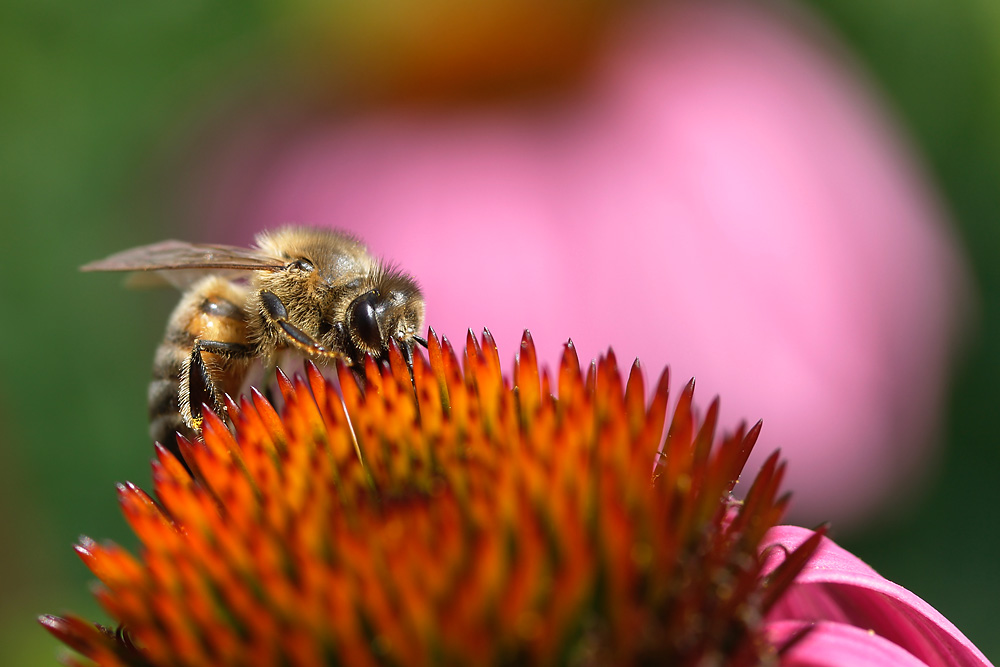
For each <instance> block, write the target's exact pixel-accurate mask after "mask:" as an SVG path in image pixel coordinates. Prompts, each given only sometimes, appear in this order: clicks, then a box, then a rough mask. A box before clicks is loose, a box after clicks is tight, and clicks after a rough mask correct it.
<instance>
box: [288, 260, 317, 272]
mask: <svg viewBox="0 0 1000 667" xmlns="http://www.w3.org/2000/svg"><path fill="white" fill-rule="evenodd" d="M288 267H289V268H292V269H297V270H299V271H305V272H306V273H308V272H309V271H312V270H313V265H312V262H310V261H309V260H308V259H297V260H295V261H294V262H292V263H291V264H289V265H288Z"/></svg>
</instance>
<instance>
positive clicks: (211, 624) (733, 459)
mask: <svg viewBox="0 0 1000 667" xmlns="http://www.w3.org/2000/svg"><path fill="white" fill-rule="evenodd" d="M359 375H361V376H363V377H362V378H361V379H359V378H358V376H359ZM277 387H278V389H279V390H280V393H281V395H282V399H283V403H284V407H283V409H282V411H281V412H280V414H279V412H277V411H276V410H275V408H274V407H272V405H271V404H270V403H269V402H268V401H267V400H265V398H264V397H263V396H262V395H261V394H260V393H259V392H256V391H254V392H253V393H252V394H251V396H249V397H244V398H242V399H240V401H239V402H238V403H236V402H230V405H229V406H228V413H229V416H230V418H231V420H232V429H230V428H228V427H227V426H226V424H225V423H224V422H223V421H222V420H221V419H219V417H217V416H216V415H214V414H212V413H211V412H207V413H206V417H205V422H204V431H203V435H204V439H203V441H201V440H200V441H197V442H187V441H182V442H181V443H180V452H181V454H182V456H183V457H184V459H185V461H186V463H187V465H188V467H189V468H190V470H191V472H190V473H189V472H188V471H187V470H186V469H185V466H184V465H183V464H182V463H181V462H180V461H178V460H177V459H175V458H174V457H173V456H172V455H171V454H169V453H168V452H167V451H166V450H164V449H160V450H159V451H158V455H157V458H156V460H155V461H154V462H153V470H152V473H153V474H152V477H153V486H152V492H151V493H146V492H144V491H142V490H141V489H139V488H138V487H136V486H134V485H130V484H126V485H123V486H121V487H120V488H119V491H118V495H119V501H120V503H121V506H122V509H123V512H124V514H125V517H126V519H127V520H128V523H129V525H130V526H131V528H132V530H133V531H135V533H136V535H137V536H138V537H139V540H140V542H141V544H142V549H141V551H140V553H139V554H138V555H134V554H130V553H128V552H126V551H125V550H123V549H122V548H120V547H118V546H116V545H114V544H98V543H96V542H94V541H92V540H89V539H83V540H82V541H81V543H80V544H79V545H78V546H77V552H78V554H79V555H80V557H81V558H82V559H83V561H84V562H85V563H86V564H87V566H88V567H89V568H90V569H91V571H92V572H93V573H94V575H95V576H96V577H97V578H98V579H99V581H100V586H99V588H98V589H97V592H96V596H97V599H98V601H99V602H100V603H101V605H102V606H103V608H104V610H105V611H106V613H107V614H108V616H109V617H110V618H111V619H112V621H111V623H109V624H106V625H105V624H100V625H98V624H92V623H89V622H86V621H84V620H82V619H80V618H78V617H75V616H69V617H56V616H44V617H42V619H41V622H42V624H43V625H44V626H45V627H46V629H48V630H49V631H50V632H52V633H53V634H54V635H56V636H57V637H58V638H59V639H60V640H62V641H63V642H64V643H65V644H67V645H68V646H69V647H71V648H72V649H74V650H75V651H76V652H77V653H79V654H80V656H82V657H81V658H80V662H77V663H74V664H91V663H97V664H101V665H144V666H147V665H230V664H232V665H328V664H350V665H388V664H393V665H399V664H407V665H429V664H434V665H461V664H525V665H559V664H580V665H588V664H639V663H657V664H677V665H702V664H719V663H720V662H727V663H728V664H759V663H761V662H767V661H769V660H771V661H773V660H775V659H776V658H775V655H776V650H775V647H773V646H769V645H768V644H767V642H766V641H765V639H764V633H763V632H762V630H761V623H762V619H763V617H764V614H765V613H766V611H767V609H768V608H769V606H770V605H772V604H773V603H774V602H775V601H776V600H777V598H778V596H779V595H780V593H781V592H782V591H783V590H784V588H785V587H786V586H787V585H788V584H789V582H790V581H791V580H792V578H793V577H794V575H795V574H796V573H797V572H798V571H799V569H801V567H802V566H803V565H804V563H805V562H806V560H807V559H808V557H809V555H810V554H811V553H812V551H813V550H814V549H815V548H816V543H817V540H818V537H817V538H816V539H814V540H810V541H807V542H806V543H805V544H803V545H802V546H801V547H800V548H799V549H798V550H796V551H795V552H794V553H792V554H789V555H788V557H786V559H785V561H784V564H783V565H782V566H781V567H779V568H778V570H776V571H774V572H773V573H771V574H770V575H769V576H768V577H764V576H763V575H762V560H761V558H760V556H759V551H760V545H761V542H762V538H763V536H764V532H765V531H766V530H767V529H769V528H770V527H772V526H774V525H775V524H776V523H777V522H778V521H779V519H780V518H781V516H782V514H783V512H784V509H785V507H786V505H787V503H788V496H787V495H780V494H779V492H780V485H781V479H782V476H783V472H784V464H782V463H781V462H779V460H778V457H777V455H772V456H771V457H770V458H769V459H767V461H766V463H765V464H764V466H763V467H762V469H761V471H760V472H759V474H758V475H757V476H756V478H755V480H754V481H753V482H752V484H751V486H750V489H749V491H748V493H747V495H746V497H745V498H744V499H743V501H741V502H737V501H736V500H734V499H733V497H732V495H731V492H732V490H733V487H734V485H735V484H736V481H737V480H738V478H739V475H740V473H741V471H742V469H743V466H744V464H745V463H746V460H747V457H748V456H749V454H750V450H751V449H752V447H753V446H754V443H755V441H756V440H757V437H758V434H759V432H760V424H759V423H758V424H757V425H755V426H753V427H751V428H747V427H746V426H745V425H744V426H739V427H737V428H736V429H735V430H733V431H732V432H729V433H727V434H723V435H718V434H717V432H716V430H717V421H718V414H719V403H718V400H716V401H713V402H712V403H710V404H709V406H708V408H707V410H705V411H704V414H701V413H700V412H699V411H698V410H697V409H696V407H695V404H694V382H693V381H692V382H690V383H688V384H687V385H686V386H685V387H684V388H683V389H682V390H681V392H680V395H679V397H678V398H677V399H676V401H675V407H674V409H673V411H672V412H670V413H669V418H668V409H667V408H668V402H669V397H668V387H669V377H668V373H667V372H666V371H664V372H663V373H662V374H661V375H660V376H659V378H658V379H657V381H656V382H655V384H654V385H653V386H652V387H651V389H649V390H647V387H646V379H645V378H644V374H643V369H642V368H641V367H640V366H639V364H638V362H637V363H635V364H633V365H632V366H631V368H630V369H629V370H628V372H627V375H626V374H623V373H622V372H621V371H620V370H619V368H618V364H617V361H616V358H615V356H614V354H613V353H612V352H609V353H608V354H607V355H605V356H603V357H601V358H600V359H597V360H596V361H594V362H591V363H590V364H588V365H587V366H586V367H585V368H582V367H581V364H580V361H579V359H578V357H577V353H576V350H575V348H574V347H573V345H572V343H568V344H567V345H566V346H565V349H564V350H563V354H562V359H561V362H560V364H559V367H558V369H555V372H554V374H553V375H552V376H551V377H550V375H549V374H548V373H547V372H545V371H544V370H541V369H539V366H538V362H537V357H536V354H535V348H534V344H533V342H532V340H531V337H530V335H528V334H527V332H526V333H525V335H524V337H523V339H522V342H521V346H520V350H519V353H518V354H517V357H516V359H515V362H514V364H513V369H512V371H511V372H510V373H508V374H505V373H504V372H503V370H502V368H501V362H500V355H499V352H498V350H497V347H496V345H495V343H494V341H493V339H492V337H491V336H490V334H489V333H488V332H484V334H483V335H482V336H481V337H480V338H476V337H475V336H473V335H472V334H471V332H470V334H469V336H468V337H467V339H466V342H465V345H464V347H463V348H460V349H458V350H456V349H455V348H454V347H453V346H452V345H451V344H450V343H449V342H448V340H447V339H440V338H439V337H438V336H437V335H435V334H434V332H433V331H431V332H430V333H429V335H428V350H427V353H426V355H425V354H422V353H416V354H414V355H413V360H412V367H410V366H409V365H408V364H407V363H406V360H405V359H404V357H403V355H402V354H401V353H400V351H399V349H398V348H397V347H392V348H391V350H390V354H389V359H388V362H387V363H384V364H381V365H379V364H377V363H376V362H374V361H373V360H371V359H370V358H369V359H368V360H367V361H366V363H365V366H364V372H363V373H356V372H355V371H353V370H352V369H350V368H348V367H347V366H344V365H343V364H340V365H338V366H337V368H336V377H332V378H326V377H324V376H323V375H321V374H320V372H319V371H318V370H317V369H316V367H315V366H312V365H311V364H308V365H307V367H306V370H305V372H304V373H303V374H302V375H296V376H294V377H292V378H288V377H286V376H285V375H283V374H280V372H279V375H278V381H277ZM817 535H819V533H817Z"/></svg>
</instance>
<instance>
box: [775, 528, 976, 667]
mask: <svg viewBox="0 0 1000 667" xmlns="http://www.w3.org/2000/svg"><path fill="white" fill-rule="evenodd" d="M812 535H813V531H811V530H806V529H805V528H799V527H797V526H778V527H775V528H772V529H771V530H770V531H769V532H768V534H767V536H766V537H765V538H764V545H765V547H764V553H765V554H767V555H768V558H769V560H767V561H765V568H764V571H765V573H768V572H770V571H773V568H774V567H775V566H776V565H777V564H778V563H781V562H782V560H783V558H782V557H781V554H782V553H785V552H787V553H791V552H794V550H795V549H796V548H798V546H799V545H800V544H802V543H803V542H805V541H806V540H807V539H809V537H810V536H812ZM768 545H770V546H768ZM775 545H780V547H782V548H777V549H776V548H774V546H775ZM767 626H768V634H769V636H770V637H771V640H772V641H773V642H774V643H775V644H776V645H778V646H781V645H782V644H783V643H784V642H786V641H788V640H790V639H792V638H793V637H795V636H797V635H798V634H799V633H801V632H802V630H803V629H804V628H810V630H809V632H808V634H807V635H806V636H805V638H804V639H803V640H801V641H800V642H799V643H797V644H795V646H794V647H793V648H792V649H791V650H790V651H789V652H788V653H787V654H786V655H785V656H784V657H783V659H782V661H781V664H782V665H788V666H789V667H795V666H798V665H810V666H813V667H824V666H827V665H829V666H830V667H835V666H836V667H839V666H840V665H852V666H854V667H865V666H867V665H872V666H876V665H877V666H879V667H880V666H881V665H897V666H900V667H902V666H909V665H914V666H917V665H921V666H931V667H937V666H942V667H943V666H946V665H962V666H972V665H976V666H978V665H989V664H990V662H989V660H987V659H986V656H984V655H983V654H982V652H980V651H979V649H977V648H976V647H975V646H974V645H973V644H972V642H970V641H969V640H968V639H967V638H966V637H965V635H963V634H962V633H961V632H960V631H959V630H958V628H956V627H955V626H954V625H952V623H951V622H950V621H949V620H948V619H946V618H945V617H944V616H942V615H941V614H940V613H938V612H937V611H936V610H935V609H934V608H933V607H931V606H930V605H929V604H927V603H926V602H924V601H923V600H921V599H920V598H919V597H917V596H916V595H914V594H913V593H911V592H910V591H908V590H906V589H905V588H903V587H902V586H898V585H896V584H894V583H892V582H891V581H888V580H887V579H885V578H884V577H882V576H880V575H879V574H878V573H877V572H875V570H873V569H872V568H871V567H869V566H868V565H866V564H865V563H864V562H862V561H861V560H860V559H858V557H857V556H854V555H853V554H851V553H850V552H848V551H845V550H844V549H842V548H840V547H839V546H837V545H836V544H834V543H833V541H831V540H830V539H829V538H826V537H824V538H822V542H821V544H820V547H819V549H818V550H817V551H816V553H815V554H813V556H812V558H810V560H809V562H808V564H807V565H806V566H805V568H804V569H803V570H802V572H800V573H799V574H798V575H797V576H796V577H795V582H794V583H793V584H792V585H791V587H790V588H789V589H788V591H786V592H785V594H784V595H783V596H782V597H781V598H780V599H779V600H778V602H777V604H776V605H775V606H774V607H773V608H772V609H771V611H770V613H769V614H768V616H767Z"/></svg>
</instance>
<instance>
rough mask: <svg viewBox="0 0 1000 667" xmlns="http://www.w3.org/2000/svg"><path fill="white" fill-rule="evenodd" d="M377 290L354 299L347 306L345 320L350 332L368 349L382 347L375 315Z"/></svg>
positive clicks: (380, 334)
mask: <svg viewBox="0 0 1000 667" xmlns="http://www.w3.org/2000/svg"><path fill="white" fill-rule="evenodd" d="M377 299H378V292H375V291H372V292H368V293H367V294H363V295H361V296H359V297H358V298H357V299H355V300H354V301H353V302H352V303H351V305H350V306H349V307H348V311H347V322H348V325H349V326H350V328H351V331H352V333H353V334H354V335H355V336H357V337H358V338H359V339H361V342H362V343H364V344H365V346H366V347H367V348H368V349H370V350H381V349H382V332H381V331H379V328H378V318H376V316H375V304H376V301H377Z"/></svg>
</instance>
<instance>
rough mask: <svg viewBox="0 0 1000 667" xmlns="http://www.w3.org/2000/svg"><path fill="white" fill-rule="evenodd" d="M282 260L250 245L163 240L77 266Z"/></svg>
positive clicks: (268, 266) (179, 266)
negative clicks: (245, 246) (249, 246)
mask: <svg viewBox="0 0 1000 667" xmlns="http://www.w3.org/2000/svg"><path fill="white" fill-rule="evenodd" d="M284 266H285V262H284V261H282V260H280V259H277V258H275V257H270V256H268V255H264V254H262V253H260V252H257V251H255V250H252V249H250V248H240V247H237V246H227V245H209V244H201V243H185V242H183V241H162V242H160V243H153V244H152V245H145V246H139V247H138V248H132V249H130V250H124V251H122V252H119V253H116V254H114V255H111V256H110V257H105V258H104V259H101V260H98V261H96V262H91V263H89V264H84V265H83V266H81V267H80V270H81V271H174V270H185V271H190V270H192V269H195V270H203V271H277V270H278V269H280V268H283V267H284Z"/></svg>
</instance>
